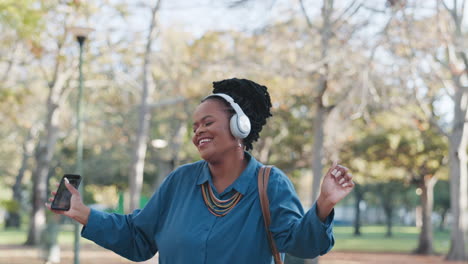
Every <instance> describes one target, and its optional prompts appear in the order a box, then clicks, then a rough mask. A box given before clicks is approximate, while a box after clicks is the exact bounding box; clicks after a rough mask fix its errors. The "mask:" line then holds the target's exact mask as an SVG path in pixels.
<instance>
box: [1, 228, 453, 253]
mask: <svg viewBox="0 0 468 264" xmlns="http://www.w3.org/2000/svg"><path fill="white" fill-rule="evenodd" d="M385 232H386V228H385V226H364V227H362V229H361V233H362V235H361V236H359V237H355V236H353V228H352V227H348V226H346V227H345V226H335V227H334V233H335V239H336V242H335V247H334V250H340V251H358V252H395V253H410V252H411V251H413V250H414V249H415V248H416V246H417V243H418V235H419V229H418V228H416V227H409V226H395V227H393V237H390V238H387V237H385ZM26 237H27V231H25V230H13V229H10V230H4V229H1V231H0V245H21V244H23V243H24V241H26ZM73 239H74V234H73V226H72V225H62V226H61V231H60V234H59V243H60V244H68V245H71V244H73ZM80 241H81V242H82V243H86V244H88V243H93V242H91V241H89V240H86V239H84V238H81V240H80ZM449 246H450V235H449V232H448V231H444V232H441V231H435V232H434V249H435V251H436V253H439V254H446V253H447V252H448V250H449Z"/></svg>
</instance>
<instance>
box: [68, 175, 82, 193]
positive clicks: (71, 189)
mask: <svg viewBox="0 0 468 264" xmlns="http://www.w3.org/2000/svg"><path fill="white" fill-rule="evenodd" d="M65 187H67V189H68V190H69V191H70V192H71V194H72V195H73V194H74V195H80V192H79V191H78V190H77V189H76V188H75V187H74V186H73V185H71V184H70V181H69V180H68V179H67V178H65Z"/></svg>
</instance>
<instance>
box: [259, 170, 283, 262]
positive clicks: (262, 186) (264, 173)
mask: <svg viewBox="0 0 468 264" xmlns="http://www.w3.org/2000/svg"><path fill="white" fill-rule="evenodd" d="M271 168H272V166H262V167H261V168H260V170H259V172H258V194H259V197H260V205H261V206H262V214H263V222H264V223H265V230H266V233H267V237H268V243H269V244H270V249H271V253H272V254H273V258H274V260H275V264H283V261H282V260H281V257H280V254H279V252H278V249H277V248H276V244H275V241H274V240H273V234H272V233H271V231H270V223H271V217H270V202H269V201H268V195H267V187H268V180H269V179H270V170H271Z"/></svg>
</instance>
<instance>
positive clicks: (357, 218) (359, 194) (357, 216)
mask: <svg viewBox="0 0 468 264" xmlns="http://www.w3.org/2000/svg"><path fill="white" fill-rule="evenodd" d="M354 195H355V204H354V236H361V208H360V207H359V205H360V204H361V202H362V201H363V197H364V192H363V190H362V188H361V186H360V185H359V184H356V185H355V186H354Z"/></svg>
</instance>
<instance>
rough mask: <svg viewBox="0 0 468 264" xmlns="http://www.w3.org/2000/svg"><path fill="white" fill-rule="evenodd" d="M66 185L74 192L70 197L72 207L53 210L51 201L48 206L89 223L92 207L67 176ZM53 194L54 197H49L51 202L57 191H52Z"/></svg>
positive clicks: (57, 212) (76, 219)
mask: <svg viewBox="0 0 468 264" xmlns="http://www.w3.org/2000/svg"><path fill="white" fill-rule="evenodd" d="M65 187H67V189H68V190H69V191H70V193H71V194H72V196H71V198H70V209H69V210H68V211H61V210H53V209H52V208H50V203H46V207H47V208H48V209H49V210H50V211H52V212H54V213H56V214H61V215H65V216H67V217H69V218H71V219H73V220H75V221H77V222H79V223H81V224H82V225H86V224H87V223H88V217H89V214H90V212H91V209H90V208H89V207H87V206H86V205H85V204H83V201H82V199H81V194H80V192H79V191H78V190H77V189H76V188H75V187H73V185H71V184H70V182H69V181H68V179H67V178H65ZM51 194H52V197H50V198H49V202H52V201H53V200H54V197H53V196H55V194H56V192H51Z"/></svg>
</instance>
